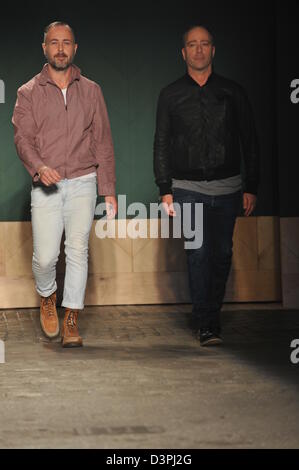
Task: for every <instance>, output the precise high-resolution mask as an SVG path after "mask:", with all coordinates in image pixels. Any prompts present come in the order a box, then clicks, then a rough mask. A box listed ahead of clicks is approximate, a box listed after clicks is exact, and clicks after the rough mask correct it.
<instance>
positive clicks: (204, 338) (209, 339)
mask: <svg viewBox="0 0 299 470" xmlns="http://www.w3.org/2000/svg"><path fill="white" fill-rule="evenodd" d="M197 339H199V342H200V345H201V346H216V345H218V344H222V343H223V340H222V338H221V336H220V334H218V333H215V332H214V331H213V330H209V329H207V328H205V329H201V330H198V332H197Z"/></svg>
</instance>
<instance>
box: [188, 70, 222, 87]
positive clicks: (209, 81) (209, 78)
mask: <svg viewBox="0 0 299 470" xmlns="http://www.w3.org/2000/svg"><path fill="white" fill-rule="evenodd" d="M215 76H216V74H215V72H214V70H212V73H211V74H210V75H209V77H208V79H207V81H206V83H205V84H204V85H202V86H206V85H210V83H212V82H213V81H214V79H215ZM185 79H186V82H187V83H188V84H189V85H193V86H198V87H200V88H202V87H201V86H200V85H199V84H198V83H197V82H196V81H195V80H193V78H192V77H191V76H190V75H189V73H188V72H186V74H185Z"/></svg>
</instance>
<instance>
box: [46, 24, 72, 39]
mask: <svg viewBox="0 0 299 470" xmlns="http://www.w3.org/2000/svg"><path fill="white" fill-rule="evenodd" d="M55 26H66V27H67V28H69V29H70V31H71V33H72V35H73V38H74V42H76V39H75V33H74V30H73V28H72V27H71V26H70V25H69V24H67V23H65V22H64V21H53V23H50V24H48V26H46V27H45V29H44V42H46V36H47V34H48V32H49V31H50V29H51V28H54V27H55Z"/></svg>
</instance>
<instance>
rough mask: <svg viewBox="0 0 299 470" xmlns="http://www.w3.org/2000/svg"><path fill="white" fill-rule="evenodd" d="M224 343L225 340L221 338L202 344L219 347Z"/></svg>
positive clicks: (202, 344)
mask: <svg viewBox="0 0 299 470" xmlns="http://www.w3.org/2000/svg"><path fill="white" fill-rule="evenodd" d="M222 343H223V340H222V339H220V338H211V339H208V340H207V341H204V342H203V343H200V345H201V346H217V345H220V344H222Z"/></svg>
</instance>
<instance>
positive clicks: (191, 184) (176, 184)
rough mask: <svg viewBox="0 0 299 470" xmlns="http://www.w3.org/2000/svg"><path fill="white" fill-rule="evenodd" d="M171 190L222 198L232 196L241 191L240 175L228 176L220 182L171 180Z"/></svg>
mask: <svg viewBox="0 0 299 470" xmlns="http://www.w3.org/2000/svg"><path fill="white" fill-rule="evenodd" d="M172 187H173V188H180V189H186V190H187V191H195V192H199V193H202V194H207V195H209V196H222V195H224V194H232V193H235V192H237V191H240V190H241V189H242V178H241V175H236V176H230V177H229V178H224V179H221V180H212V181H193V180H176V179H173V180H172Z"/></svg>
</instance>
